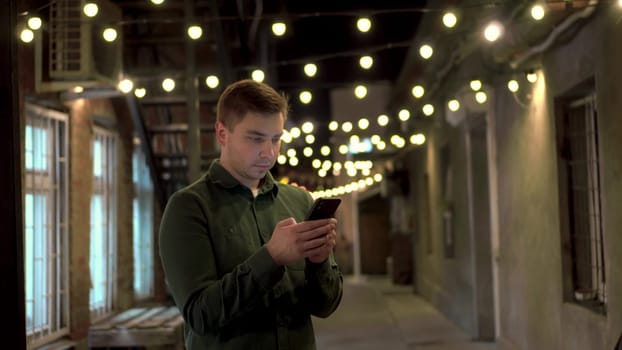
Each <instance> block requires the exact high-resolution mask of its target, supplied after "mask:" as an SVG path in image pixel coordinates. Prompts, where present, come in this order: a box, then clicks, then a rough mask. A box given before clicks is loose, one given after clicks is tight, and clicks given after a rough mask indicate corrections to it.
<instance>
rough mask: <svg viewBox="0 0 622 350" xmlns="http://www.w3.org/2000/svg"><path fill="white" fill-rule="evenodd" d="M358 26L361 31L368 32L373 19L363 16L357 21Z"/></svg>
mask: <svg viewBox="0 0 622 350" xmlns="http://www.w3.org/2000/svg"><path fill="white" fill-rule="evenodd" d="M356 28H358V30H359V31H360V32H361V33H367V32H369V30H370V29H371V20H370V19H369V18H367V17H361V18H359V19H358V20H357V21H356Z"/></svg>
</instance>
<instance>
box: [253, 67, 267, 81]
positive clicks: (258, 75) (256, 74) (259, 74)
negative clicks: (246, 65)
mask: <svg viewBox="0 0 622 350" xmlns="http://www.w3.org/2000/svg"><path fill="white" fill-rule="evenodd" d="M251 78H252V79H253V80H254V81H256V82H258V83H261V82H263V80H264V79H265V78H266V74H265V73H264V72H263V71H262V70H261V69H255V70H254V71H253V72H252V73H251Z"/></svg>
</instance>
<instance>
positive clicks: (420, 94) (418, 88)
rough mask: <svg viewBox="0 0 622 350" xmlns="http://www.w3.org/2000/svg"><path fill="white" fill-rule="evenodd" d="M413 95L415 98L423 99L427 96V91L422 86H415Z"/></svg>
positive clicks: (412, 91)
mask: <svg viewBox="0 0 622 350" xmlns="http://www.w3.org/2000/svg"><path fill="white" fill-rule="evenodd" d="M411 93H412V94H413V96H414V97H415V98H422V97H423V95H424V94H425V89H424V88H423V86H421V85H415V86H413V88H412V90H411Z"/></svg>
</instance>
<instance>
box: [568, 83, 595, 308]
mask: <svg viewBox="0 0 622 350" xmlns="http://www.w3.org/2000/svg"><path fill="white" fill-rule="evenodd" d="M595 102H596V96H595V94H594V93H590V94H588V95H587V96H585V97H583V98H579V99H573V100H567V101H565V102H564V103H563V105H562V106H561V109H560V110H559V118H558V123H557V126H558V128H557V129H558V130H557V132H558V140H559V176H560V181H559V183H560V191H559V192H560V204H561V214H562V215H561V219H562V220H561V227H562V247H563V269H564V274H565V276H564V283H565V288H564V289H565V300H567V301H571V302H574V303H577V304H580V305H582V306H585V307H588V308H590V309H592V310H594V311H596V312H599V313H603V314H604V313H605V312H606V303H607V295H606V289H605V282H606V279H605V259H604V254H603V253H604V251H603V246H604V245H603V228H602V221H601V220H602V219H601V198H600V197H601V187H600V169H599V152H598V128H597V112H596V104H595Z"/></svg>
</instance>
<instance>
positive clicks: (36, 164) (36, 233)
mask: <svg viewBox="0 0 622 350" xmlns="http://www.w3.org/2000/svg"><path fill="white" fill-rule="evenodd" d="M25 124H26V125H25V130H24V148H25V150H24V178H25V179H24V234H25V238H24V277H25V278H24V282H25V292H26V295H25V302H26V305H25V308H26V337H27V342H28V347H29V348H34V347H37V346H40V345H42V344H45V343H47V342H49V341H52V340H54V339H56V338H59V337H61V336H63V335H65V334H67V333H68V326H69V312H68V307H69V299H68V296H69V293H68V285H69V280H68V260H67V259H68V255H69V253H68V240H67V239H68V225H67V223H68V219H69V218H68V212H67V204H68V191H67V174H68V164H67V116H66V115H65V114H63V113H60V112H57V111H52V110H48V109H44V108H41V107H37V106H34V105H30V104H26V123H25Z"/></svg>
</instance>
